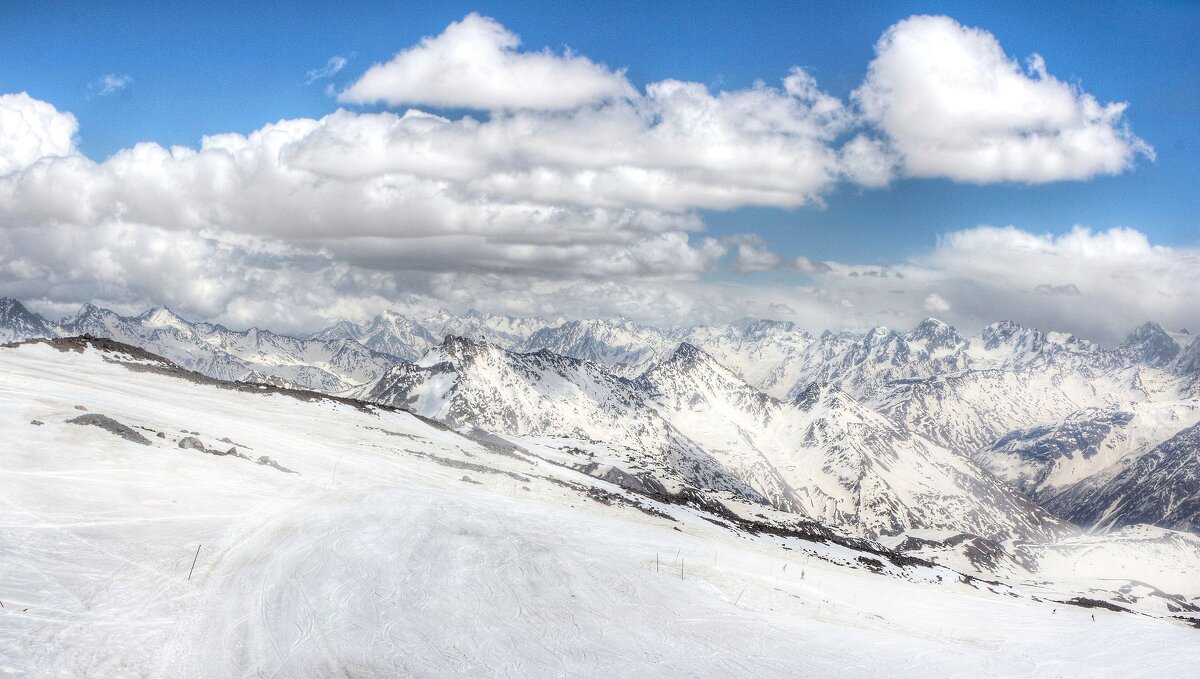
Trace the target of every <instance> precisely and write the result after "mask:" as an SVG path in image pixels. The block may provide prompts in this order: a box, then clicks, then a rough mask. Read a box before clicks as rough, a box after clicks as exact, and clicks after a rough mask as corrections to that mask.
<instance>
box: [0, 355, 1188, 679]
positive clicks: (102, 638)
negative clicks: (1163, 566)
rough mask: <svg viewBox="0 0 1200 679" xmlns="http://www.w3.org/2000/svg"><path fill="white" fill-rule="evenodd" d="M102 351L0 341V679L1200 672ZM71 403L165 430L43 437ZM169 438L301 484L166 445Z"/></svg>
mask: <svg viewBox="0 0 1200 679" xmlns="http://www.w3.org/2000/svg"><path fill="white" fill-rule="evenodd" d="M123 360H124V359H123V358H122V357H121V356H112V355H104V354H101V353H100V352H98V351H95V350H94V349H86V350H85V351H82V352H75V351H59V350H57V349H56V348H54V347H52V346H47V345H45V344H39V345H30V346H22V347H18V348H12V349H0V437H3V441H4V443H5V445H4V446H3V454H2V455H0V479H3V480H4V487H5V492H4V493H3V494H0V574H2V577H0V602H2V603H3V605H4V607H3V608H2V609H0V671H3V672H5V673H8V674H13V675H16V676H39V677H80V676H105V677H118V676H152V677H164V678H174V677H189V678H207V677H214V678H215V677H222V678H223V677H230V676H260V675H262V676H355V677H394V676H404V675H417V676H449V675H453V676H513V677H517V676H553V675H560V674H562V675H583V676H600V675H610V676H629V675H639V676H646V675H654V676H663V677H710V676H711V677H723V676H730V675H737V674H751V673H752V674H754V675H755V676H764V677H795V676H806V675H818V676H829V675H837V676H881V675H887V676H963V675H971V676H980V675H1001V676H1060V675H1061V676H1088V677H1108V676H1111V677H1126V676H1134V675H1143V676H1146V675H1149V676H1162V677H1167V676H1189V675H1190V673H1191V671H1192V670H1194V668H1195V666H1196V664H1197V663H1200V645H1197V644H1196V643H1195V639H1196V634H1197V632H1196V630H1195V629H1192V628H1191V627H1189V626H1187V625H1185V624H1183V623H1182V622H1179V621H1173V620H1167V619H1161V617H1160V616H1159V614H1154V616H1153V617H1151V616H1142V615H1130V614H1123V613H1118V612H1114V611H1110V610H1105V609H1083V608H1077V607H1074V606H1069V605H1064V604H1062V603H1058V601H1064V600H1066V599H1068V598H1071V597H1073V596H1076V594H1073V593H1072V592H1079V593H1081V594H1082V593H1088V592H1089V590H1086V589H1074V590H1072V589H1070V588H1066V589H1062V590H1055V589H1054V588H1053V587H1050V586H1049V585H1047V584H1045V583H1043V584H1038V585H1035V584H1030V585H1028V586H1025V585H1019V586H1018V585H1014V586H1009V585H1003V584H989V583H983V582H980V581H970V582H965V583H964V582H960V580H959V578H958V577H957V575H956V574H954V573H953V572H951V571H948V570H946V569H943V568H927V567H923V566H911V567H906V568H904V569H898V568H895V567H893V566H891V565H887V566H885V567H883V568H882V569H881V570H882V571H883V573H882V574H877V573H875V572H873V571H872V569H870V568H867V567H865V566H864V563H870V562H869V561H860V560H859V559H858V557H859V556H863V557H864V558H867V559H870V558H874V557H870V556H866V555H864V554H862V553H856V552H853V551H851V550H849V549H846V548H843V547H839V546H836V545H829V544H817V543H811V542H805V541H802V540H798V539H795V538H784V537H775V536H759V537H753V536H748V535H745V534H739V533H734V532H731V531H729V530H728V529H725V528H721V527H719V526H716V525H713V524H712V523H710V522H709V521H708V520H705V518H704V517H703V516H702V515H701V514H699V513H698V512H696V511H694V510H691V509H687V508H682V507H669V506H666V505H657V504H655V503H653V502H651V504H655V506H657V507H659V509H660V510H662V511H664V512H668V513H671V514H672V516H673V518H674V519H675V520H674V521H672V520H670V519H665V518H660V517H657V516H650V515H647V514H645V513H642V512H638V511H634V510H632V509H630V508H629V507H628V506H622V505H620V504H614V505H606V504H602V503H598V502H593V501H592V500H589V499H587V498H586V497H585V496H584V495H583V494H581V493H579V492H576V491H575V490H573V489H571V488H568V487H565V486H563V485H562V483H563V482H572V483H579V484H581V485H588V487H595V488H607V489H609V491H610V492H612V491H613V487H612V486H609V485H608V484H604V483H602V482H599V481H592V480H591V479H589V478H588V477H586V476H583V475H580V474H576V473H574V472H571V471H569V470H565V469H562V468H559V467H555V466H553V465H545V464H541V465H536V464H531V463H530V462H528V461H525V460H522V459H521V457H520V456H517V457H514V456H513V455H511V454H497V453H495V452H492V451H491V450H489V449H488V448H487V447H486V446H482V445H479V444H476V443H475V442H473V441H469V440H467V439H465V438H464V437H462V436H460V435H458V434H456V433H454V432H450V431H446V430H445V429H443V428H439V427H435V426H432V425H430V424H429V423H427V422H425V421H423V420H420V419H418V418H416V417H413V416H411V415H409V414H406V413H399V412H387V411H382V410H375V411H372V410H371V409H370V408H367V407H365V406H361V405H359V406H355V405H354V404H351V403H348V402H344V401H342V402H338V401H332V400H320V399H313V398H294V397H292V396H288V395H285V394H283V393H279V392H275V391H272V390H269V389H264V390H262V391H261V393H259V391H258V390H256V389H253V388H251V387H249V386H245V385H243V386H242V387H240V388H233V385H225V386H224V387H222V386H221V385H215V384H209V383H207V382H203V381H201V382H199V383H196V382H193V381H189V380H187V379H181V378H180V377H178V376H172V375H170V374H166V373H164V372H163V371H159V370H151V369H147V368H145V367H144V362H139V361H136V360H135V361H134V363H135V365H134V367H133V368H132V369H131V368H130V367H127V366H126V365H122V364H121V361H123ZM156 365H157V364H156ZM76 405H82V406H84V407H87V408H88V409H89V410H92V411H96V412H100V411H103V412H105V413H108V414H109V415H110V416H112V417H113V418H114V419H116V420H118V421H120V422H123V423H127V424H128V425H130V426H134V427H145V428H148V429H150V430H155V431H157V432H161V433H163V434H164V436H166V437H167V438H166V440H163V439H159V438H158V437H157V436H150V437H149V438H150V439H151V441H152V444H153V445H151V446H143V445H138V444H135V443H132V442H128V441H124V440H122V439H119V438H117V437H114V436H112V435H111V434H109V433H108V432H105V431H102V430H101V429H99V428H96V427H80V426H74V425H68V424H65V420H66V419H68V418H71V417H74V416H76V415H77V414H78V411H77V410H76V409H75V406H76ZM35 418H36V419H38V420H39V421H42V422H44V423H45V424H44V425H43V426H32V425H31V424H30V423H29V421H30V420H31V419H35ZM181 430H187V431H188V432H190V431H195V432H197V434H196V436H198V437H200V438H202V439H203V440H205V441H219V440H222V439H228V440H230V441H234V442H236V444H237V445H238V446H239V449H243V450H246V451H249V452H248V454H254V455H269V456H270V457H271V459H273V460H278V461H279V463H280V464H282V465H284V466H286V467H288V468H290V469H294V470H296V471H297V472H299V473H298V474H286V473H283V472H280V471H279V470H276V469H273V468H271V467H268V466H264V465H255V464H246V463H245V462H244V461H243V460H239V459H236V458H232V457H230V456H214V455H206V454H201V453H198V452H196V451H192V450H182V449H180V448H178V447H177V439H179V438H182V437H183V436H185V435H192V434H185V433H184V431H181ZM16 442H19V444H17V443H16ZM465 465H474V467H472V468H470V470H469V471H467V472H466V473H467V474H469V475H470V477H471V479H472V480H473V481H475V482H477V483H466V482H464V481H462V476H463V475H464V469H463V466H465ZM489 470H491V471H489ZM513 475H517V476H518V477H521V478H524V479H528V480H527V481H525V480H519V479H518V478H515V477H514V476H513ZM551 478H553V479H554V480H553V481H551V480H550V479H551ZM525 488H528V489H529V490H525ZM676 528H678V529H679V530H676ZM784 546H786V547H788V549H783V548H782V547H784ZM197 547H199V548H200V550H199V557H198V558H197V559H196V562H195V570H194V572H193V573H192V577H191V578H190V579H189V578H188V574H189V569H190V568H191V565H192V561H193V558H194V557H195V556H196V553H197ZM1167 547H1168V545H1166V544H1165V543H1164V545H1163V546H1161V547H1160V549H1166V548H1167ZM1091 549H1092V550H1093V551H1094V548H1091ZM1142 551H1145V550H1135V551H1134V552H1132V553H1130V554H1129V556H1130V558H1131V559H1136V557H1137V556H1138V553H1140V552H1142ZM1171 554H1172V556H1175V557H1178V553H1175V552H1172V553H1171ZM1062 558H1063V559H1064V560H1071V559H1072V558H1073V557H1072V556H1071V555H1070V554H1067V555H1064V556H1063V557H1062ZM1072 563H1082V562H1080V561H1078V559H1075V560H1074V561H1072ZM1102 574H1103V573H1102ZM939 580H940V581H939ZM1100 582H1101V581H1099V580H1090V581H1089V583H1090V585H1095V584H1099V583H1100ZM1151 584H1154V585H1156V586H1157V587H1159V588H1161V589H1166V590H1170V589H1177V587H1176V586H1175V585H1176V584H1177V583H1170V584H1158V583H1153V582H1152V583H1151ZM1090 585H1089V586H1090ZM1030 592H1036V594H1037V599H1034V598H1032V597H1031V596H1030V594H1029V593H1030ZM1090 596H1092V597H1093V598H1095V597H1097V596H1100V595H1095V594H1090ZM1191 596H1194V594H1192V595H1191ZM1101 598H1103V597H1101ZM1109 600H1111V597H1110V598H1109ZM1139 603H1140V602H1139ZM1128 605H1137V604H1128ZM1055 609H1057V610H1056V612H1055ZM1093 613H1094V614H1095V621H1094V622H1093V621H1092V619H1091V616H1092V614H1093ZM1164 614H1165V613H1164ZM1130 639H1136V640H1137V643H1135V644H1131V643H1129V640H1130Z"/></svg>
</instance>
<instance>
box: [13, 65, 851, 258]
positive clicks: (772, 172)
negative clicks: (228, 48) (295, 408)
mask: <svg viewBox="0 0 1200 679" xmlns="http://www.w3.org/2000/svg"><path fill="white" fill-rule="evenodd" d="M26 100H27V101H25V104H26V108H36V109H37V110H39V111H42V112H43V113H47V114H49V113H54V114H57V112H56V111H54V109H53V107H51V106H49V105H47V104H43V103H41V102H34V101H33V100H28V98H26ZM45 117H46V116H43V118H45ZM39 120H41V119H40V118H39ZM69 120H70V121H71V122H72V124H73V120H74V119H73V118H69ZM846 125H847V115H846V112H845V110H844V108H843V107H842V106H841V104H840V103H839V102H838V101H837V100H836V99H834V98H832V97H829V96H828V95H825V94H823V93H821V92H820V91H819V90H818V89H817V88H816V85H815V82H814V81H813V80H812V79H811V78H810V77H809V76H807V74H805V73H804V72H802V71H800V70H794V71H792V72H791V73H790V74H789V75H788V76H787V77H786V78H785V79H784V80H783V83H782V87H778V88H775V87H769V86H767V85H765V84H757V85H755V86H754V87H751V88H748V89H745V90H738V91H733V92H718V93H713V92H711V91H709V90H708V88H707V87H705V86H703V85H700V84H697V83H686V82H680V81H663V82H659V83H653V84H651V85H650V86H649V87H648V88H647V92H646V94H645V96H643V97H641V98H640V99H638V100H637V101H628V100H621V101H615V102H610V103H608V104H605V105H603V106H599V107H593V108H585V109H579V110H576V111H571V112H556V113H547V112H541V111H524V112H513V113H507V114H496V115H494V116H492V117H490V118H489V119H487V120H484V121H479V120H475V119H474V118H471V117H464V118H460V119H458V120H451V119H448V118H444V117H440V116H435V115H431V114H428V113H422V112H419V111H411V110H410V111H408V112H406V113H405V114H403V115H397V114H395V113H392V112H381V113H364V114H356V113H351V112H348V111H337V112H334V113H332V114H330V115H328V116H325V117H324V118H321V119H319V120H312V119H298V120H284V121H280V122H277V123H272V124H269V125H266V126H264V127H263V128H261V129H259V130H257V131H255V132H252V133H250V134H248V135H240V134H222V135H213V136H209V137H205V138H204V139H203V140H202V143H201V145H200V147H199V148H188V147H171V148H164V147H162V146H159V145H157V144H153V143H143V144H138V145H135V146H134V147H132V148H129V149H125V150H122V151H119V152H117V153H116V154H114V155H113V156H111V157H110V158H108V159H107V160H105V161H103V162H100V163H97V162H94V161H92V160H90V159H88V158H86V157H84V156H82V155H79V154H77V153H74V152H73V149H72V148H71V147H70V145H69V141H68V143H67V145H66V146H64V147H63V148H62V151H63V152H66V153H67V155H59V156H54V154H53V153H52V151H53V150H52V149H51V150H47V149H45V148H42V146H40V145H38V144H28V145H30V146H31V147H32V148H31V150H30V151H28V152H26V153H24V156H25V157H26V158H27V160H26V161H23V165H29V167H26V168H25V169H23V170H22V171H20V172H19V173H10V174H9V175H8V176H5V177H3V178H0V219H2V220H3V222H4V223H6V224H11V225H19V226H33V225H38V224H76V225H88V224H96V223H101V222H125V223H137V224H145V225H149V226H158V227H162V228H167V229H175V230H188V229H190V230H202V229H212V230H219V231H229V232H240V233H248V234H256V235H260V236H268V237H272V238H280V239H285V240H288V241H292V242H298V243H303V244H306V245H309V246H313V245H317V246H322V247H324V248H326V249H327V250H329V251H330V252H332V253H333V254H334V255H336V256H339V257H342V258H345V259H346V260H347V261H350V262H351V263H357V264H362V265H364V266H370V267H374V268H380V269H408V268H419V269H423V270H462V269H468V268H469V269H470V270H494V271H521V272H530V273H536V272H541V273H544V274H546V275H570V276H606V275H637V276H646V277H675V278H679V277H695V276H698V275H701V274H703V273H704V272H706V271H708V270H709V269H711V268H712V266H714V265H715V263H716V261H717V260H719V259H720V257H721V255H723V254H724V246H722V245H720V244H717V243H715V242H710V241H708V240H703V239H702V240H695V239H693V238H691V237H689V235H688V234H689V232H693V231H698V230H701V229H703V224H702V222H701V221H700V220H699V218H698V217H697V216H696V214H695V211H696V210H697V209H700V208H714V209H730V208H736V207H740V206H744V205H771V206H782V207H792V206H797V205H803V204H806V203H812V202H815V201H819V197H820V194H821V193H822V192H823V191H825V190H827V189H828V187H830V186H831V185H833V184H834V183H835V182H836V180H837V177H838V173H839V169H838V164H839V156H838V153H837V151H836V150H834V149H833V148H831V146H830V145H829V144H830V142H831V141H832V140H833V139H834V138H836V136H837V135H838V134H839V133H840V131H841V130H843V129H844V128H845V126H846ZM73 129H74V128H73V127H71V131H73ZM15 136H16V138H17V139H18V140H21V139H26V138H32V139H34V141H36V140H37V139H38V137H37V135H31V134H29V133H28V132H27V131H22V130H18V134H17V135H15ZM43 136H45V135H43ZM69 137H70V135H69V134H68V135H66V138H67V139H68V140H69ZM43 156H45V157H44V158H43V159H42V160H41V162H38V163H36V164H31V163H32V161H33V160H34V159H36V158H38V157H43ZM18 157H20V154H18ZM67 195H69V196H70V197H71V198H70V200H64V196H67Z"/></svg>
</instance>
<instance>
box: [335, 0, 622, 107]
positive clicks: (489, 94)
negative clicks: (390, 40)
mask: <svg viewBox="0 0 1200 679" xmlns="http://www.w3.org/2000/svg"><path fill="white" fill-rule="evenodd" d="M520 44H521V40H520V38H518V37H517V36H516V35H515V34H514V33H512V32H511V31H509V30H508V29H506V28H505V27H504V26H501V25H500V23H499V22H497V21H496V20H495V19H491V18H488V17H483V16H480V15H478V14H474V13H472V14H469V15H467V16H466V17H465V18H464V19H463V20H462V21H457V22H455V23H452V24H450V25H449V26H447V27H446V30H444V31H443V32H442V33H441V35H437V36H434V37H427V38H424V39H423V40H421V43H420V44H419V45H416V46H414V47H410V48H408V49H406V50H403V51H401V52H399V53H398V54H396V56H395V57H393V58H392V60H391V61H389V62H387V63H383V64H375V65H374V66H372V67H371V68H370V69H369V70H368V71H367V72H366V73H364V74H363V76H362V77H361V78H359V79H358V80H356V81H355V82H354V83H353V84H351V85H350V86H349V87H347V88H346V90H345V91H344V92H342V93H341V94H340V95H339V97H338V98H339V100H341V101H343V102H348V103H357V104H362V103H371V102H379V101H382V102H387V103H389V104H392V105H397V104H417V105H428V106H439V107H451V108H471V109H484V110H495V109H540V110H566V109H574V108H577V107H579V106H584V105H587V104H593V103H597V102H602V101H607V100H610V99H614V98H618V97H627V96H635V95H636V91H635V90H634V89H633V86H632V85H630V84H629V81H628V80H626V79H625V75H624V73H623V72H621V71H611V70H609V69H608V68H606V67H604V66H603V65H600V64H596V63H594V62H592V61H591V60H589V59H588V58H587V57H582V56H579V55H575V54H572V53H571V52H566V53H565V54H561V55H560V54H555V53H553V52H550V51H549V50H546V51H542V52H521V51H518V50H517V48H518V47H519V46H520Z"/></svg>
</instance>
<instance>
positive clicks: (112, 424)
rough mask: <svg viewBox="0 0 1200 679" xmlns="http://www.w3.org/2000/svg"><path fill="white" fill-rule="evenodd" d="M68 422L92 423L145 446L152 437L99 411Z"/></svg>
mask: <svg viewBox="0 0 1200 679" xmlns="http://www.w3.org/2000/svg"><path fill="white" fill-rule="evenodd" d="M67 423H68V424H82V425H91V426H94V427H100V428H101V429H103V430H104V431H107V432H111V433H113V434H116V435H117V436H120V437H121V438H123V439H125V440H126V441H133V442H134V443H140V444H142V445H143V446H148V445H150V439H148V438H146V437H145V436H142V435H141V434H139V433H138V432H137V431H135V430H134V429H133V427H130V426H128V425H124V424H121V423H120V422H117V421H116V420H114V419H113V418H111V417H109V416H107V415H101V414H99V413H89V414H87V415H80V416H79V417H73V418H71V419H69V420H67Z"/></svg>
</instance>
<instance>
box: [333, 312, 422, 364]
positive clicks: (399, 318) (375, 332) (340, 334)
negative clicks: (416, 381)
mask: <svg viewBox="0 0 1200 679" xmlns="http://www.w3.org/2000/svg"><path fill="white" fill-rule="evenodd" d="M312 338H313V339H319V340H339V339H344V340H352V341H355V342H358V343H359V344H361V345H363V346H365V347H366V348H368V349H370V350H372V351H375V352H378V353H381V354H387V355H389V356H395V357H396V358H398V359H400V360H402V361H416V360H418V359H420V358H421V357H422V356H424V355H425V354H426V353H428V352H429V350H430V349H432V348H433V347H434V346H436V345H437V344H438V340H436V339H434V337H433V335H431V334H429V331H428V330H426V329H425V327H424V326H422V325H421V324H420V323H417V322H416V321H414V320H413V319H411V318H409V317H407V316H404V315H403V314H398V313H396V312H394V311H385V312H383V313H382V314H380V315H378V316H376V317H375V318H373V319H371V320H370V321H368V322H366V323H352V322H350V321H340V322H338V323H335V324H333V325H331V326H330V327H328V328H326V329H325V330H322V331H321V332H319V333H316V334H315V335H313V336H312Z"/></svg>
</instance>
